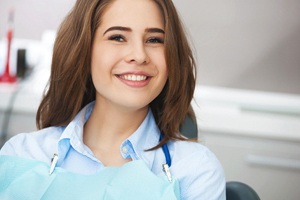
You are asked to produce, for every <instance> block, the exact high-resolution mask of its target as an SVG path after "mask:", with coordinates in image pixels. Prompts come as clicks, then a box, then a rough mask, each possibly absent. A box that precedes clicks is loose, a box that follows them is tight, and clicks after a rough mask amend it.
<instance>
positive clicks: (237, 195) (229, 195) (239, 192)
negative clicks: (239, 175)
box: [226, 181, 260, 200]
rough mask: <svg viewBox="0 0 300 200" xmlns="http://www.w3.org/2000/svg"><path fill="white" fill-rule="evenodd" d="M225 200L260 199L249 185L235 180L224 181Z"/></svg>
mask: <svg viewBox="0 0 300 200" xmlns="http://www.w3.org/2000/svg"><path fill="white" fill-rule="evenodd" d="M226 199H227V200H260V198H259V196H258V194H257V193H256V192H255V190H254V189H253V188H251V187H250V186H249V185H247V184H245V183H241V182H237V181H230V182H227V183H226Z"/></svg>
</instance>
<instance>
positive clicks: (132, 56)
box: [125, 42, 150, 65]
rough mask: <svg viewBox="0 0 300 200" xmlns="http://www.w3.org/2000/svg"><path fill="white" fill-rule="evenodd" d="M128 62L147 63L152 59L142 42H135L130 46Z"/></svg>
mask: <svg viewBox="0 0 300 200" xmlns="http://www.w3.org/2000/svg"><path fill="white" fill-rule="evenodd" d="M125 60H126V62H128V63H135V64H137V65H145V64H148V63H149V61H150V58H149V55H148V53H147V49H146V47H145V46H144V44H143V43H142V42H134V43H132V44H129V46H128V54H127V56H126V58H125Z"/></svg>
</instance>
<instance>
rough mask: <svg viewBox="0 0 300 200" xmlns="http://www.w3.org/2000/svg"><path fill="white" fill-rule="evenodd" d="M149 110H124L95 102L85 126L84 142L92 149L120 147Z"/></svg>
mask: <svg viewBox="0 0 300 200" xmlns="http://www.w3.org/2000/svg"><path fill="white" fill-rule="evenodd" d="M147 112H148V108H147V107H145V108H143V109H140V110H128V109H127V110H125V109H123V110H122V109H120V108H116V107H112V106H111V107H110V106H107V105H105V106H104V105H103V104H100V103H97V102H95V106H94V109H93V111H92V113H91V116H90V118H89V119H88V121H87V123H86V124H85V127H84V134H83V140H84V143H85V144H86V145H87V146H89V147H90V148H91V149H92V150H93V149H99V148H100V149H106V150H109V149H113V148H117V149H119V148H120V145H121V143H122V142H123V141H124V140H125V139H126V138H128V137H129V136H130V135H131V134H132V133H133V132H134V131H135V130H136V129H137V128H138V127H139V126H140V124H141V123H142V122H143V120H144V119H145V117H146V115H147Z"/></svg>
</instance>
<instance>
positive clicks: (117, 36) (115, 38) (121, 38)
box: [108, 35, 125, 42]
mask: <svg viewBox="0 0 300 200" xmlns="http://www.w3.org/2000/svg"><path fill="white" fill-rule="evenodd" d="M108 39H109V40H114V41H117V42H125V38H124V36H122V35H112V36H110V37H109V38H108Z"/></svg>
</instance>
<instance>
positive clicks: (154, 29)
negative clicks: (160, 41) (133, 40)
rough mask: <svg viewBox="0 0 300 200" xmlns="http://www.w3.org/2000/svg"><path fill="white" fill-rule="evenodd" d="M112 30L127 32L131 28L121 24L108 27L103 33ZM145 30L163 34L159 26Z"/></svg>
mask: <svg viewBox="0 0 300 200" xmlns="http://www.w3.org/2000/svg"><path fill="white" fill-rule="evenodd" d="M114 30H119V31H127V32H132V29H131V28H129V27H123V26H112V27H110V28H108V29H107V30H106V31H105V32H104V33H103V35H105V34H106V33H107V32H109V31H114ZM145 32H148V33H163V34H165V31H164V30H162V29H160V28H146V30H145Z"/></svg>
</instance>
